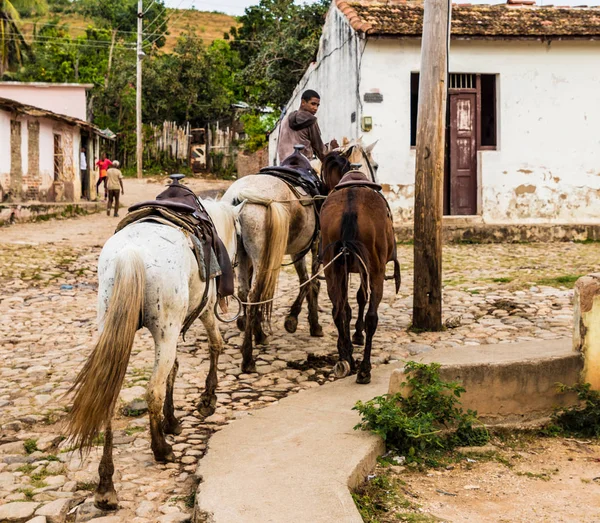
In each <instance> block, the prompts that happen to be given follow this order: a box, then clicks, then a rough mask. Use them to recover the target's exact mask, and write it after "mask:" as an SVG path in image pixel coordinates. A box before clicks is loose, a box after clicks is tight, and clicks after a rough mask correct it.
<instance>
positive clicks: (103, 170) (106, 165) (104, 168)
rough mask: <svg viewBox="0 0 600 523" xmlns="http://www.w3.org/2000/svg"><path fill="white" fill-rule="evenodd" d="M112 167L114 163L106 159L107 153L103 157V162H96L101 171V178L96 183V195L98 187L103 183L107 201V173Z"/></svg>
mask: <svg viewBox="0 0 600 523" xmlns="http://www.w3.org/2000/svg"><path fill="white" fill-rule="evenodd" d="M111 165H112V162H111V161H110V160H109V159H108V158H107V157H106V153H104V154H103V155H102V160H98V161H97V162H96V167H98V169H99V170H100V176H99V177H98V181H97V182H96V194H98V187H99V185H100V184H101V183H103V184H104V199H105V200H106V171H107V170H108V168H109V167H110V166H111Z"/></svg>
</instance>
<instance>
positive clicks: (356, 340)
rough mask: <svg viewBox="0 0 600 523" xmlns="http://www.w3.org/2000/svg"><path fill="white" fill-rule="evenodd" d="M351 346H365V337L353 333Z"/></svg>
mask: <svg viewBox="0 0 600 523" xmlns="http://www.w3.org/2000/svg"><path fill="white" fill-rule="evenodd" d="M352 344H353V345H358V346H359V347H362V346H363V345H364V344H365V337H364V336H363V335H362V334H356V333H354V336H352Z"/></svg>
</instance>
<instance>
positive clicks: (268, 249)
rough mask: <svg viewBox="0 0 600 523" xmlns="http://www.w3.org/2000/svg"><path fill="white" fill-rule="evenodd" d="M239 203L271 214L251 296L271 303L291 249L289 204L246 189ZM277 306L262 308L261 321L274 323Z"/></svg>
mask: <svg viewBox="0 0 600 523" xmlns="http://www.w3.org/2000/svg"><path fill="white" fill-rule="evenodd" d="M237 199H238V200H239V201H243V200H246V203H249V204H256V205H264V206H265V207H266V211H267V220H266V223H265V238H266V241H265V244H264V245H263V248H262V250H261V255H260V259H259V262H258V268H256V267H255V269H254V270H255V277H254V285H253V286H252V287H253V291H252V292H251V293H250V301H251V302H262V301H267V300H271V299H272V298H273V296H274V295H275V289H276V288H277V281H278V279H279V270H280V269H281V263H282V262H283V256H284V255H285V251H286V249H287V243H288V235H289V230H290V213H289V210H288V207H287V206H286V205H285V203H279V202H276V201H273V200H271V199H270V198H266V197H265V196H263V195H262V194H260V193H258V192H255V191H253V190H252V189H244V190H242V191H241V192H240V194H238V196H237ZM272 310H273V302H272V301H269V302H268V303H263V304H261V305H259V311H260V317H261V318H263V319H265V320H267V321H270V320H271V312H272Z"/></svg>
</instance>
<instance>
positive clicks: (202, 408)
mask: <svg viewBox="0 0 600 523" xmlns="http://www.w3.org/2000/svg"><path fill="white" fill-rule="evenodd" d="M197 408H198V413H199V414H200V416H202V419H206V418H208V417H209V416H212V415H213V414H214V413H215V410H216V408H215V407H211V406H210V405H198V407H197Z"/></svg>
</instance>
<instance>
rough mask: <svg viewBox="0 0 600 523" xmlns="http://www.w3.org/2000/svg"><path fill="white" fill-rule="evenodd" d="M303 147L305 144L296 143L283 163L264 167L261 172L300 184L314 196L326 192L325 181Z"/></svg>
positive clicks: (290, 182)
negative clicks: (315, 169)
mask: <svg viewBox="0 0 600 523" xmlns="http://www.w3.org/2000/svg"><path fill="white" fill-rule="evenodd" d="M303 149H304V146H303V145H295V146H294V152H293V153H292V154H290V156H288V157H287V158H286V159H285V160H283V162H281V165H278V166H272V167H263V168H262V169H261V170H260V172H259V174H268V175H269V176H275V177H276V178H280V179H282V180H283V181H285V182H287V183H289V184H292V185H294V184H295V185H299V186H300V187H302V189H304V191H305V192H306V193H307V194H308V195H310V196H311V197H312V198H314V197H315V196H319V195H324V194H326V193H325V188H324V187H323V183H322V182H321V180H320V179H319V177H318V176H317V174H316V173H315V171H314V170H313V168H312V167H311V165H310V162H309V161H308V159H307V158H306V156H304V155H303V154H302V153H301V151H302V150H303Z"/></svg>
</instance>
